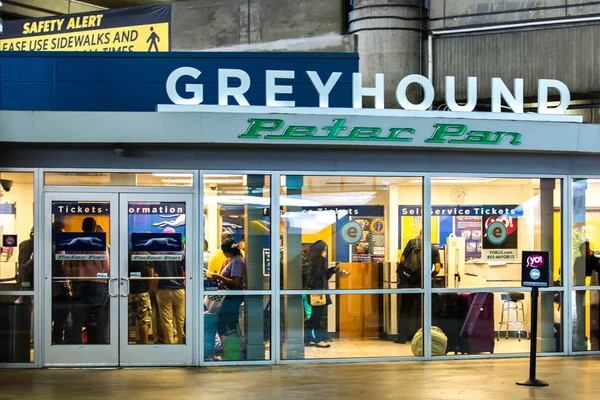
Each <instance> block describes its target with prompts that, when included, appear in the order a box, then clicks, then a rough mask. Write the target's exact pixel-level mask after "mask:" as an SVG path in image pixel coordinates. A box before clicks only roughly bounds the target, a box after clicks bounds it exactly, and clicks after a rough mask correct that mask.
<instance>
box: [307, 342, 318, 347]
mask: <svg viewBox="0 0 600 400" xmlns="http://www.w3.org/2000/svg"><path fill="white" fill-rule="evenodd" d="M304 345H305V346H306V347H314V346H316V345H317V344H316V343H315V342H306V343H304Z"/></svg>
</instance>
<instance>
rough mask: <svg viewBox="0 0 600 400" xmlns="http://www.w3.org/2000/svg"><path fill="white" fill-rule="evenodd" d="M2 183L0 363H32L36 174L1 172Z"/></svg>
mask: <svg viewBox="0 0 600 400" xmlns="http://www.w3.org/2000/svg"><path fill="white" fill-rule="evenodd" d="M0 183H1V187H0V240H1V242H0V246H1V247H0V249H1V251H0V337H2V339H0V363H31V362H33V360H34V358H33V324H32V321H33V296H32V294H33V290H34V285H33V278H34V276H35V272H36V271H35V268H34V250H35V249H34V241H33V238H34V234H35V233H36V232H34V229H33V187H34V185H33V173H30V172H27V173H25V172H10V173H9V172H0ZM9 291H10V292H12V293H11V294H10V295H9V294H8V293H7V292H9ZM3 292H4V293H5V294H4V295H3V294H2V293H3ZM15 292H23V295H20V293H15ZM27 292H29V293H27ZM25 294H27V295H25Z"/></svg>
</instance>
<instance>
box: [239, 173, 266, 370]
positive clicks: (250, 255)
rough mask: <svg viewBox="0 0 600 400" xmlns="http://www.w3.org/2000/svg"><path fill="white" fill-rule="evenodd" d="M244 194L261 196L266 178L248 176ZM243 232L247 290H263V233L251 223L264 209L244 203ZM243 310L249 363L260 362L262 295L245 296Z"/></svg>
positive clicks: (262, 328) (262, 325)
mask: <svg viewBox="0 0 600 400" xmlns="http://www.w3.org/2000/svg"><path fill="white" fill-rule="evenodd" d="M247 182H248V183H247V186H246V188H247V191H248V193H247V195H248V196H249V197H257V198H263V197H264V186H265V176H264V175H248V177H247ZM244 208H245V210H244V211H245V212H244V214H245V215H246V218H245V221H244V232H245V235H246V268H247V271H248V281H247V283H246V289H247V290H263V289H265V288H264V284H263V283H264V279H263V268H262V261H263V249H264V241H263V232H262V231H259V230H257V229H254V228H253V227H254V226H255V224H254V223H253V222H254V221H261V220H262V219H263V208H262V207H260V206H257V205H252V204H246V205H245V207H244ZM244 306H245V311H246V317H247V318H246V328H247V329H246V348H247V351H248V360H261V359H264V357H265V344H264V314H263V310H264V299H263V296H246V297H245V299H244Z"/></svg>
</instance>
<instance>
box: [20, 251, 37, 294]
mask: <svg viewBox="0 0 600 400" xmlns="http://www.w3.org/2000/svg"><path fill="white" fill-rule="evenodd" d="M18 272H19V274H18V276H17V283H18V285H19V287H20V288H21V290H33V257H31V258H30V259H29V260H28V261H27V262H26V263H25V264H23V265H19V269H18Z"/></svg>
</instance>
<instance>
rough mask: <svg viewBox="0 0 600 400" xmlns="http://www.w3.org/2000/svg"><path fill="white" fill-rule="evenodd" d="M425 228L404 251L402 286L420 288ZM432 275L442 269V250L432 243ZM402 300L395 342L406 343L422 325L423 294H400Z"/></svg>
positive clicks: (400, 283)
mask: <svg viewBox="0 0 600 400" xmlns="http://www.w3.org/2000/svg"><path fill="white" fill-rule="evenodd" d="M422 235H423V230H421V232H420V233H419V235H417V236H416V237H415V238H414V239H411V240H409V241H408V243H407V244H406V246H405V247H404V251H403V252H402V257H401V258H400V264H399V266H398V271H397V272H398V285H399V287H400V288H420V287H421V281H422V276H423V260H422V254H421V253H422V251H421V248H422V239H421V237H422ZM431 263H432V270H431V275H432V277H433V276H436V275H437V274H439V272H440V270H441V261H440V252H439V250H438V249H437V248H436V247H435V246H434V245H431ZM398 299H399V301H400V303H401V304H400V306H399V307H398V309H399V315H398V337H397V338H396V340H394V343H400V344H404V343H406V342H407V341H410V340H411V339H412V337H413V335H414V334H415V333H416V332H417V330H418V329H419V328H420V327H421V323H420V319H421V295H420V294H416V293H411V294H403V295H400V296H398Z"/></svg>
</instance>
